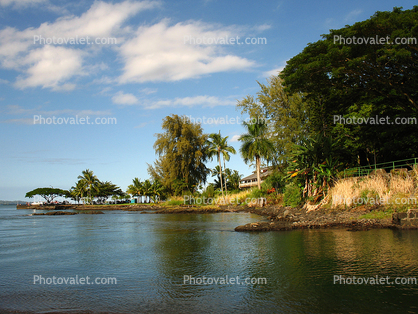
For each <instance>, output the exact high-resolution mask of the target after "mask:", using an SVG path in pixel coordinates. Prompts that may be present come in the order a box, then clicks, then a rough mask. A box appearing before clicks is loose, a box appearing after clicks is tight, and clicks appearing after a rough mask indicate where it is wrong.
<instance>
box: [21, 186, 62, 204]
mask: <svg viewBox="0 0 418 314" xmlns="http://www.w3.org/2000/svg"><path fill="white" fill-rule="evenodd" d="M68 194H69V192H68V191H66V190H61V189H58V188H37V189H34V190H32V191H29V192H27V193H26V195H25V197H28V198H32V197H34V196H35V195H39V196H41V197H43V198H44V199H45V200H46V202H47V203H51V202H52V201H53V200H54V198H56V197H58V196H68Z"/></svg>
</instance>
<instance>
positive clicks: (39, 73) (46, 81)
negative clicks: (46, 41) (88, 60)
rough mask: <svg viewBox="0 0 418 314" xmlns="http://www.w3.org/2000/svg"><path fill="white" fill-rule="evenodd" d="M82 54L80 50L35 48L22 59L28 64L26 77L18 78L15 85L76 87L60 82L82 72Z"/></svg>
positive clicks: (65, 88) (57, 88)
mask: <svg viewBox="0 0 418 314" xmlns="http://www.w3.org/2000/svg"><path fill="white" fill-rule="evenodd" d="M82 55H83V52H82V51H80V50H75V49H70V48H64V47H54V46H45V47H43V48H41V49H36V50H33V51H31V52H30V53H29V55H28V56H27V57H26V58H25V59H24V60H22V63H23V64H24V65H28V66H29V68H28V69H27V71H26V73H27V75H26V77H25V78H22V77H20V78H18V79H17V81H16V83H15V86H16V87H18V88H22V89H23V88H26V87H36V86H42V87H44V88H45V87H52V88H53V89H56V90H71V89H74V87H75V85H74V84H63V85H61V86H60V84H61V83H62V82H63V81H65V80H67V79H69V78H70V77H72V76H74V75H76V74H82V73H81V69H82Z"/></svg>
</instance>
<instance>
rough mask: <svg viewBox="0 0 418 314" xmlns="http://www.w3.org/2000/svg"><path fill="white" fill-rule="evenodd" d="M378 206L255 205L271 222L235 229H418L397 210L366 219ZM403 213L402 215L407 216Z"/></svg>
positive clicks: (417, 225) (256, 209)
mask: <svg viewBox="0 0 418 314" xmlns="http://www.w3.org/2000/svg"><path fill="white" fill-rule="evenodd" d="M378 209H379V208H378V207H375V208H366V207H359V208H356V209H347V210H326V209H318V210H312V211H307V210H305V209H303V208H283V207H274V206H270V207H266V208H254V209H251V210H250V212H252V213H255V214H258V215H262V216H266V217H267V218H268V219H269V221H268V222H257V223H248V224H246V225H242V226H238V227H236V228H235V231H284V230H294V229H324V228H343V229H347V230H350V231H360V230H370V229H381V228H392V229H418V224H406V223H400V219H399V216H400V215H401V214H397V213H395V214H394V215H393V216H392V217H391V218H387V219H365V218H361V216H363V215H364V214H366V213H368V212H372V211H373V210H378ZM406 216H407V214H406V213H402V217H406Z"/></svg>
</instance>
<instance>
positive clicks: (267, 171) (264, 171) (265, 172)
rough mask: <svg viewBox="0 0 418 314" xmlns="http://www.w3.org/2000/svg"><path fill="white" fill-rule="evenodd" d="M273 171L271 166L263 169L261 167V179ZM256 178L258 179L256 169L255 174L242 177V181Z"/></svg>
mask: <svg viewBox="0 0 418 314" xmlns="http://www.w3.org/2000/svg"><path fill="white" fill-rule="evenodd" d="M272 172H273V170H272V169H271V168H262V169H260V179H263V178H264V177H267V176H269V175H270V174H271V173H272ZM254 179H257V171H254V172H253V174H251V175H249V176H247V177H245V178H242V179H241V180H240V182H242V181H248V180H254Z"/></svg>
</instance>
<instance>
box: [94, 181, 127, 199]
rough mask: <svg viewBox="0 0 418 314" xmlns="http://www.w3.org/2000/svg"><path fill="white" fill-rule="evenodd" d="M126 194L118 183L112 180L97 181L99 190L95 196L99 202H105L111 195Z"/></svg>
mask: <svg viewBox="0 0 418 314" xmlns="http://www.w3.org/2000/svg"><path fill="white" fill-rule="evenodd" d="M124 194H125V193H124V192H123V191H122V190H121V188H120V187H118V186H117V185H116V184H113V183H112V182H110V181H105V182H101V181H99V182H98V183H97V190H96V191H95V193H94V195H93V196H94V197H97V198H98V201H99V203H104V202H105V201H106V200H107V199H108V198H109V197H110V196H113V195H117V196H122V195H124Z"/></svg>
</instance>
